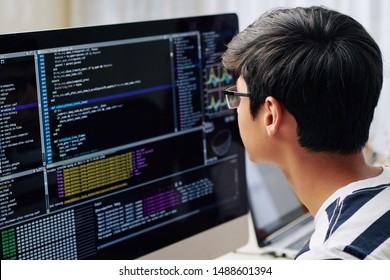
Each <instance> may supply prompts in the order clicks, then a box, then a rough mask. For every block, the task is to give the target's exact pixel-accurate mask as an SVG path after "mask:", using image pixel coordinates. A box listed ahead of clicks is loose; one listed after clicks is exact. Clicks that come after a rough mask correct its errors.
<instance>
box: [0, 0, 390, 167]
mask: <svg viewBox="0 0 390 280" xmlns="http://www.w3.org/2000/svg"><path fill="white" fill-rule="evenodd" d="M310 5H323V6H328V7H331V8H333V9H336V10H339V11H341V12H343V13H346V14H348V15H350V16H352V17H354V18H355V19H357V20H358V21H360V22H361V23H362V24H363V25H364V26H365V27H366V28H367V30H368V31H369V32H370V34H371V35H372V36H373V37H374V39H375V40H376V41H377V42H378V44H379V45H380V47H381V50H382V52H383V58H384V86H383V90H382V96H381V99H380V102H379V105H378V108H377V111H376V115H375V119H374V123H373V125H372V129H371V138H370V141H369V144H370V147H371V148H372V149H373V150H374V151H376V152H377V153H378V154H379V155H380V157H381V158H382V159H383V161H389V162H390V121H389V120H390V110H388V107H389V105H390V75H389V74H390V36H388V34H390V1H388V0H322V1H321V0H0V34H1V33H8V32H19V31H28V30H41V29H51V28H60V27H68V26H85V25H97V24H109V23H119V22H131V21H143V20H153V19H163V18H171V17H186V16H193V15H205V14H214V13H226V12H236V13H237V14H238V16H239V19H240V27H241V29H243V28H244V27H246V26H247V25H249V24H250V23H251V22H253V21H254V20H255V19H256V18H257V17H259V16H260V14H262V13H263V12H265V11H267V10H269V9H271V8H274V7H281V6H290V7H291V6H310Z"/></svg>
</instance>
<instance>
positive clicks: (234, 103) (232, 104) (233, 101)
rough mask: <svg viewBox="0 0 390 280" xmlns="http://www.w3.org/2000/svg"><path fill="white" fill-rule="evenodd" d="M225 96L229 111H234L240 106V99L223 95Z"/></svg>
mask: <svg viewBox="0 0 390 280" xmlns="http://www.w3.org/2000/svg"><path fill="white" fill-rule="evenodd" d="M225 96H226V102H227V105H228V107H229V109H236V108H237V107H238V105H239V104H240V97H239V96H234V95H225Z"/></svg>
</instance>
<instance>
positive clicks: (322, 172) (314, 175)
mask: <svg viewBox="0 0 390 280" xmlns="http://www.w3.org/2000/svg"><path fill="white" fill-rule="evenodd" d="M279 167H280V168H281V169H282V171H283V172H284V174H285V176H286V178H287V180H288V181H289V183H290V185H291V186H292V188H293V189H294V191H295V193H296V194H297V196H298V197H299V199H300V200H301V202H302V203H303V204H304V205H305V206H306V207H307V208H308V210H309V212H310V213H311V214H312V215H313V216H314V215H315V214H316V213H317V211H318V210H319V208H320V207H321V205H322V204H323V203H324V202H325V200H326V199H327V198H328V197H329V196H330V195H332V194H333V193H334V192H335V191H336V190H338V189H340V188H342V187H344V186H346V185H348V184H350V183H352V182H356V181H359V180H364V179H367V178H371V177H375V176H378V175H379V174H380V173H381V172H382V169H381V168H379V167H373V166H371V165H369V164H367V162H366V161H365V158H364V155H363V153H362V152H360V153H356V154H353V155H341V154H330V153H322V152H321V153H319V152H309V151H306V150H302V151H300V152H299V153H294V152H292V153H290V154H289V155H288V157H287V160H286V161H285V162H283V164H281V165H280V166H279Z"/></svg>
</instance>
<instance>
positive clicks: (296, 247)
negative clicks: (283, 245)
mask: <svg viewBox="0 0 390 280" xmlns="http://www.w3.org/2000/svg"><path fill="white" fill-rule="evenodd" d="M312 234H313V233H312V232H309V233H307V234H305V235H304V236H302V237H301V238H299V239H297V240H295V241H294V242H293V243H291V244H290V245H288V246H287V248H288V249H293V250H300V249H302V247H303V246H305V244H306V242H307V241H308V240H309V239H310V237H311V235H312Z"/></svg>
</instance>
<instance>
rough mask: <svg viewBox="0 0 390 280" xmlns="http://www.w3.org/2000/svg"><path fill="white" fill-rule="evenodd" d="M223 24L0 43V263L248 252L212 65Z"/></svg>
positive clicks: (161, 25) (241, 193)
mask: <svg viewBox="0 0 390 280" xmlns="http://www.w3.org/2000/svg"><path fill="white" fill-rule="evenodd" d="M237 31H238V20H237V16H236V15H235V14H222V15H213V16H202V17H192V18H180V19H170V20H160V21H148V22H137V23H125V24H114V25H105V26H93V27H82V28H70V29H62V30H48V31H37V32H28V33H20V34H7V35H1V36H0V125H1V127H0V133H1V134H0V175H1V179H0V253H1V259H135V258H162V259H172V258H175V259H180V258H183V259H191V258H194V259H195V258H214V257H217V256H218V255H220V254H223V253H227V252H228V251H229V250H232V249H234V248H237V247H238V246H241V245H244V244H245V242H246V241H247V228H248V227H247V211H248V207H247V195H246V178H245V155H244V148H243V145H242V143H241V140H240V137H239V132H238V127H237V120H236V118H237V117H236V112H235V111H233V110H229V109H228V108H227V106H226V103H225V99H224V96H223V92H222V90H223V88H224V87H226V86H227V85H229V84H230V83H232V82H233V77H232V73H229V72H228V71H226V69H224V68H223V67H222V65H221V61H220V56H221V54H222V52H223V51H224V49H225V46H226V44H227V43H228V42H229V41H230V39H231V38H232V36H233V35H234V34H235V33H236V32H237Z"/></svg>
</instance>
